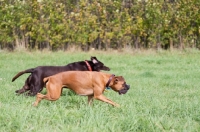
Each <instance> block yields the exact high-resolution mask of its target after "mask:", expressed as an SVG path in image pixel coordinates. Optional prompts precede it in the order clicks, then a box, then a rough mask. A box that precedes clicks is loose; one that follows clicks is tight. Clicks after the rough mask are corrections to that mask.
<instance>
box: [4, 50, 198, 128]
mask: <svg viewBox="0 0 200 132" xmlns="http://www.w3.org/2000/svg"><path fill="white" fill-rule="evenodd" d="M90 56H96V57H97V58H98V59H99V60H101V61H102V62H104V64H105V65H106V66H109V67H110V68H111V71H109V73H114V74H115V75H123V76H124V78H125V79H126V82H127V83H128V84H130V85H131V88H130V90H129V91H128V92H127V94H125V95H118V93H115V92H114V91H112V90H108V91H107V92H105V93H104V94H105V95H106V96H107V97H108V98H110V99H111V100H113V101H115V102H117V103H118V104H120V105H121V107H120V108H115V107H112V106H111V105H108V104H106V103H103V102H100V101H94V102H93V105H92V106H91V107H89V106H88V105H87V97H84V96H78V95H75V94H74V93H73V92H71V91H69V90H68V89H64V90H63V93H62V96H61V98H60V99H59V100H57V101H55V102H50V101H45V100H44V101H42V102H41V103H40V104H39V106H38V107H33V106H32V103H33V102H34V101H35V97H26V96H23V95H20V96H17V95H15V90H18V89H19V88H21V87H22V86H23V84H24V81H25V79H26V78H27V76H28V75H29V74H25V75H23V76H21V77H20V78H18V79H17V80H16V81H15V82H11V79H12V77H13V76H14V75H15V74H16V73H18V72H19V71H22V70H25V69H28V68H31V67H36V66H39V65H65V64H68V63H70V62H74V61H80V60H86V59H90ZM42 92H43V93H45V92H46V91H45V89H44V90H43V91H42ZM0 131H1V132H198V131H200V52H199V51H183V52H178V51H175V52H164V51H160V52H142V53H127V54H125V53H117V52H110V53H108V52H107V53H106V52H88V53H83V52H79V53H73V52H61V51H60V52H5V51H0Z"/></svg>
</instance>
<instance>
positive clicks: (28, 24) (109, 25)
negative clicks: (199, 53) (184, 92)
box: [0, 0, 200, 50]
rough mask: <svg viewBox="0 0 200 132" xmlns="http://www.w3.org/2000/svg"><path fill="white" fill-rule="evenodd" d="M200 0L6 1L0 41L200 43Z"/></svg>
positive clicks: (39, 45) (30, 44)
mask: <svg viewBox="0 0 200 132" xmlns="http://www.w3.org/2000/svg"><path fill="white" fill-rule="evenodd" d="M199 6H200V2H199V1H198V0H188V1H176V0H161V1H159V2H157V1H154V0H137V1H133V0H115V1H111V0H97V1H89V0H76V1H73V0H68V1H65V0H56V1H55V0H32V1H24V0H22V1H20V0H13V1H6V0H1V1H0V46H1V47H2V48H5V47H6V48H11V49H14V48H15V47H20V46H22V47H25V48H29V49H43V48H49V49H52V50H56V49H64V48H65V47H66V46H79V47H80V46H81V47H83V49H84V50H88V49H89V48H96V49H105V50H107V49H108V48H115V49H122V48H123V47H126V46H129V47H134V48H135V49H138V48H157V49H159V48H163V49H169V48H170V49H173V48H180V49H184V48H188V47H194V48H200V11H199Z"/></svg>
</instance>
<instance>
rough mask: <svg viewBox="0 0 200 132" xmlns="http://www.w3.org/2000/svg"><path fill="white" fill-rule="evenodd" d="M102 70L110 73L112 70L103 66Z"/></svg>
mask: <svg viewBox="0 0 200 132" xmlns="http://www.w3.org/2000/svg"><path fill="white" fill-rule="evenodd" d="M101 70H104V71H110V68H109V67H106V66H103V67H102V68H101ZM99 71H100V70H99Z"/></svg>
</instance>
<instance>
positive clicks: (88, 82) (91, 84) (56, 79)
mask: <svg viewBox="0 0 200 132" xmlns="http://www.w3.org/2000/svg"><path fill="white" fill-rule="evenodd" d="M110 77H111V74H108V73H102V72H90V71H67V72H62V73H59V74H56V75H53V76H50V77H46V78H44V79H43V81H44V82H46V88H47V94H46V95H43V94H41V93H38V94H37V97H36V101H35V103H34V106H37V105H38V103H39V102H40V101H41V100H42V99H46V100H50V101H55V100H57V99H59V98H60V95H61V92H62V88H69V89H71V90H73V91H74V92H76V94H78V95H84V96H88V104H91V103H92V100H93V98H94V99H97V100H100V101H103V102H106V103H109V104H111V105H113V106H119V105H118V104H117V103H115V102H113V101H112V100H110V99H108V98H106V97H105V96H104V95H103V92H104V90H105V87H106V83H107V82H108V80H109V78H110ZM109 87H110V88H111V89H113V90H114V91H116V92H119V93H120V90H125V92H124V93H123V94H125V93H126V92H127V90H128V89H129V86H128V85H126V82H125V80H124V78H123V77H122V76H114V77H112V78H111V81H110V84H109Z"/></svg>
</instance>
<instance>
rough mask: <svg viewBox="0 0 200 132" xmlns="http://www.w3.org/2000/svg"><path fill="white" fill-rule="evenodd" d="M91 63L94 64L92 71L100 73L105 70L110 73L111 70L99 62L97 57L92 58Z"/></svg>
mask: <svg viewBox="0 0 200 132" xmlns="http://www.w3.org/2000/svg"><path fill="white" fill-rule="evenodd" d="M91 62H92V65H91V67H92V69H93V71H100V70H104V71H110V68H109V67H107V66H105V65H104V64H103V63H102V62H101V61H99V60H98V59H97V58H96V57H93V56H92V57H91Z"/></svg>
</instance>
